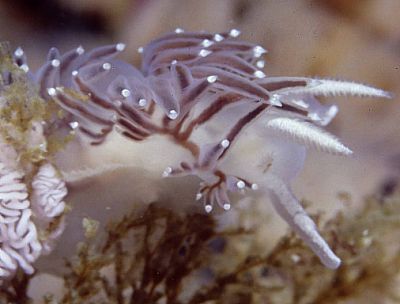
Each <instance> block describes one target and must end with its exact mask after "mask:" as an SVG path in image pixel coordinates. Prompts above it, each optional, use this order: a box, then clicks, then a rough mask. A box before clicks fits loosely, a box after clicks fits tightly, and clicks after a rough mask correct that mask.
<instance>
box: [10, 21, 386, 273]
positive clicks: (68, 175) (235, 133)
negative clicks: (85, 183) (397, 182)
mask: <svg viewBox="0 0 400 304" xmlns="http://www.w3.org/2000/svg"><path fill="white" fill-rule="evenodd" d="M239 35H240V31H238V30H236V29H234V30H231V31H229V32H227V33H217V34H213V33H206V32H185V31H183V30H182V29H177V30H176V31H175V32H173V33H169V34H166V35H164V36H161V37H160V38H158V39H155V40H153V41H152V42H150V43H149V44H148V45H147V46H145V47H143V48H141V49H140V53H141V55H142V66H141V68H140V69H137V68H135V67H133V66H132V65H130V64H129V63H126V62H124V61H121V60H119V59H116V58H115V57H116V56H117V55H118V54H119V53H120V52H121V51H123V50H124V48H125V45H124V44H122V43H119V44H116V45H109V46H103V47H99V48H96V49H94V50H92V51H89V52H86V51H84V49H83V48H82V47H78V48H76V49H74V50H71V51H69V52H67V53H65V54H63V55H61V54H60V53H59V51H58V50H57V49H54V48H53V49H51V50H50V52H49V54H48V58H47V61H46V63H45V64H44V65H43V66H42V67H41V68H40V69H39V71H38V72H36V73H35V74H32V78H33V79H34V82H35V83H36V84H37V85H38V87H39V92H40V95H41V96H42V98H43V99H45V100H47V101H48V102H50V101H55V102H56V103H57V104H58V105H59V106H60V107H61V108H62V109H63V110H64V111H65V115H64V116H63V117H62V118H60V119H58V120H57V119H56V118H55V119H56V120H57V121H56V122H55V123H57V125H58V126H59V127H61V128H65V130H69V131H70V132H73V133H74V134H75V135H76V144H77V145H79V146H80V147H84V149H82V150H80V151H85V152H82V155H79V153H77V154H76V155H74V157H76V158H77V159H78V158H82V159H84V160H87V164H88V165H87V167H88V168H87V169H86V168H84V169H83V170H79V168H73V169H74V170H70V171H68V170H64V179H65V180H66V181H67V183H68V182H74V181H77V180H83V179H85V178H90V177H91V176H95V175H99V174H103V173H104V172H106V171H109V170H113V169H115V168H116V167H118V166H122V167H123V166H128V167H129V166H132V167H133V168H143V169H145V170H148V171H151V172H152V173H154V174H157V176H158V177H159V178H160V179H161V178H167V179H168V178H172V177H174V178H179V177H182V176H189V175H191V176H197V177H198V178H199V179H200V180H201V183H200V187H199V190H198V192H197V193H193V202H195V201H196V199H197V200H199V201H201V202H202V203H203V205H204V209H205V211H206V212H211V211H212V210H213V209H215V207H216V206H219V207H221V208H222V209H224V210H229V209H231V208H234V202H233V197H235V195H234V193H245V194H248V195H251V193H252V192H253V191H257V192H258V193H261V194H262V195H263V197H264V199H265V201H266V202H267V201H270V202H272V204H273V206H274V207H275V209H276V211H277V212H278V213H279V214H280V216H281V217H282V218H283V219H284V220H285V221H286V222H287V223H288V224H289V225H290V226H291V227H292V228H293V229H294V230H295V231H296V232H297V233H298V235H299V236H300V237H301V238H302V239H303V240H304V242H305V243H307V245H308V246H309V247H310V248H311V249H312V250H313V251H314V252H315V254H317V255H318V257H319V258H320V259H321V261H322V263H323V264H325V265H326V266H327V267H329V268H337V267H338V266H339V265H340V259H339V258H338V257H337V256H336V255H335V254H334V253H333V251H332V250H331V249H330V248H329V246H328V244H327V243H326V242H325V240H324V239H323V238H322V237H321V236H320V234H319V233H318V231H317V228H316V225H315V224H314V222H313V221H312V219H311V218H310V217H309V216H308V215H307V213H306V212H305V210H304V209H303V207H302V206H301V204H300V203H299V202H298V200H297V199H296V198H295V196H294V195H293V194H292V192H291V190H290V182H291V181H292V179H293V178H294V177H295V176H296V175H297V173H298V172H299V171H300V170H301V168H302V166H303V161H304V158H305V151H306V148H315V149H318V150H320V151H323V152H328V153H333V154H339V155H350V154H351V153H352V151H351V150H350V149H349V148H347V147H346V146H345V145H343V144H342V143H341V142H340V141H339V140H338V139H337V138H336V137H334V136H333V135H331V134H329V133H328V132H326V131H324V130H323V129H322V128H321V127H323V126H326V125H327V124H329V122H330V121H331V120H332V119H333V118H334V116H335V115H336V113H337V111H338V109H337V107H336V106H335V105H322V104H321V103H320V102H319V101H318V99H317V97H318V96H334V95H358V96H363V97H364V96H365V97H383V98H388V97H390V95H389V94H388V93H387V92H385V91H383V90H380V89H376V88H373V87H370V86H366V85H362V84H358V83H352V82H346V81H337V80H325V79H314V78H306V77H269V76H267V75H266V74H265V72H264V71H262V69H263V68H264V65H265V63H264V61H263V60H262V58H261V57H262V56H263V55H264V54H265V53H266V50H265V49H264V48H262V47H261V46H259V45H256V44H253V43H250V42H246V41H242V40H239V39H238V37H239ZM16 53H17V51H16ZM17 55H18V54H17ZM23 64H26V63H25V62H24V61H21V62H20V63H19V65H20V66H21V67H22V65H23ZM28 73H31V72H28ZM45 132H46V130H45ZM158 140H159V143H158ZM116 142H117V143H122V144H120V145H116V144H115V143H116ZM165 142H169V143H170V144H169V145H166V146H163V145H164V143H165ZM110 143H112V144H110ZM129 145H132V147H135V148H132V149H133V151H139V152H137V153H132V151H131V150H130V149H131V148H130V146H129ZM149 147H151V149H150V150H149ZM135 149H137V150H135ZM171 149H172V150H171ZM67 151H68V150H67ZM107 153H108V154H107ZM94 155H96V157H97V158H98V159H100V160H99V162H98V163H96V164H93V163H91V162H94V161H93V160H92V158H93V157H94ZM99 155H112V156H113V157H114V156H115V159H116V163H112V164H104V162H107V157H104V158H102V156H99ZM266 159H268V160H269V161H267V162H266V161H265V160H266ZM61 166H62V165H61ZM54 176H56V175H55V173H54V172H53V171H52V168H51V167H48V166H46V167H44V168H42V169H41V171H40V172H39V176H38V178H37V181H36V182H34V183H33V187H34V189H36V191H37V193H38V194H37V196H36V197H43V199H45V200H47V201H49V203H48V204H47V205H46V206H47V207H43V206H42V205H41V204H37V208H39V209H40V212H38V213H39V214H40V215H41V216H42V217H44V218H45V217H46V216H54V215H57V214H59V213H60V212H61V210H62V209H63V208H64V205H62V204H60V201H61V199H62V197H64V196H65V194H66V192H65V190H64V189H63V186H62V184H59V183H58V184H57V183H54V184H51V183H47V179H48V178H51V177H54ZM45 187H51V189H53V190H52V191H56V192H55V194H54V197H56V198H58V200H57V202H58V204H55V203H54V202H53V200H52V199H51V197H49V196H48V195H45V194H43V193H42V191H44V189H45Z"/></svg>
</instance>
